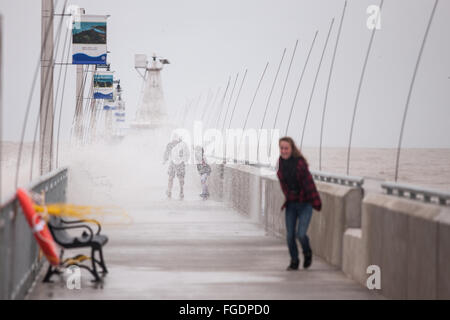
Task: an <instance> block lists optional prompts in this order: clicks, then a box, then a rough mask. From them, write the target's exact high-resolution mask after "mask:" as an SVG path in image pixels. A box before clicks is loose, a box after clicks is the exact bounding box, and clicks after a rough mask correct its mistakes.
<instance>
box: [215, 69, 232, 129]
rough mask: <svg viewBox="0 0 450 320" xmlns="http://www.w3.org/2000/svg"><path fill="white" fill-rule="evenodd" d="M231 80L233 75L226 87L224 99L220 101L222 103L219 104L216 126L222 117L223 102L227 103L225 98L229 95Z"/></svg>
mask: <svg viewBox="0 0 450 320" xmlns="http://www.w3.org/2000/svg"><path fill="white" fill-rule="evenodd" d="M230 82H231V76H229V77H228V82H227V87H226V89H225V92H224V93H223V97H222V99H221V101H220V104H219V108H220V110H219V116H218V117H217V119H216V128H218V127H219V121H220V118H221V117H222V111H223V104H224V103H225V98H226V96H227V92H228V88H229V87H230Z"/></svg>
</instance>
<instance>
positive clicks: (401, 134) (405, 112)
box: [395, 0, 439, 181]
mask: <svg viewBox="0 0 450 320" xmlns="http://www.w3.org/2000/svg"><path fill="white" fill-rule="evenodd" d="M438 3H439V0H435V2H434V6H433V10H432V11H431V15H430V18H429V20H428V25H427V29H426V31H425V35H424V36H423V40H422V44H421V46H420V51H419V55H418V57H417V61H416V65H415V67H414V73H413V76H412V79H411V83H410V85H409V91H408V96H407V98H406V104H405V111H404V113H403V119H402V126H401V129H400V137H399V140H398V146H397V158H396V161H395V181H397V180H398V168H399V162H400V152H401V149H402V142H403V132H404V130H405V124H406V117H407V116H408V109H409V104H410V102H411V95H412V91H413V89H414V84H415V83H416V77H417V71H418V70H419V66H420V61H421V60H422V54H423V50H424V48H425V44H426V42H427V39H428V34H429V32H430V28H431V24H432V22H433V18H434V14H435V12H436V7H437V5H438Z"/></svg>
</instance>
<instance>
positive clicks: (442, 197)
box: [381, 182, 450, 205]
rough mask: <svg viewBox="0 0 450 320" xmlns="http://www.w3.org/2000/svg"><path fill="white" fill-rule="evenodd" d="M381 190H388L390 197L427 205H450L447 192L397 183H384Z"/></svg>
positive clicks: (449, 194)
mask: <svg viewBox="0 0 450 320" xmlns="http://www.w3.org/2000/svg"><path fill="white" fill-rule="evenodd" d="M381 188H383V189H384V190H386V193H387V194H389V195H396V196H399V197H404V198H409V199H413V200H419V201H423V202H425V203H438V204H440V205H450V193H446V192H441V191H437V190H432V189H427V188H423V187H415V186H412V185H407V184H400V183H395V182H384V183H382V184H381Z"/></svg>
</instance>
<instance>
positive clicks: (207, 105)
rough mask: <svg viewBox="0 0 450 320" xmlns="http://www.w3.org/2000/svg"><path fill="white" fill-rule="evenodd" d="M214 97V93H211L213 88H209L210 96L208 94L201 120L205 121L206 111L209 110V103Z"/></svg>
mask: <svg viewBox="0 0 450 320" xmlns="http://www.w3.org/2000/svg"><path fill="white" fill-rule="evenodd" d="M213 98H214V94H213V93H211V89H209V90H208V96H207V99H206V102H205V105H204V107H203V110H202V116H201V118H200V120H202V121H203V118H204V117H205V113H206V111H207V110H208V107H209V105H210V104H211V101H212V99H213Z"/></svg>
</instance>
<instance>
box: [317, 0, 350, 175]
mask: <svg viewBox="0 0 450 320" xmlns="http://www.w3.org/2000/svg"><path fill="white" fill-rule="evenodd" d="M346 8H347V0H345V2H344V8H343V9H342V16H341V22H340V23H339V30H338V34H337V36H336V43H335V44H334V50H333V57H332V58H331V66H330V72H329V73H328V82H327V88H326V90H325V100H324V102H323V110H322V123H321V125H320V142H319V170H322V142H323V128H324V124H325V112H326V110H327V104H328V92H329V90H330V84H331V77H332V76H333V69H334V62H335V60H336V52H337V48H338V44H339V39H340V38H341V31H342V25H343V22H344V17H345V10H346Z"/></svg>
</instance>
